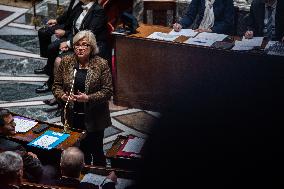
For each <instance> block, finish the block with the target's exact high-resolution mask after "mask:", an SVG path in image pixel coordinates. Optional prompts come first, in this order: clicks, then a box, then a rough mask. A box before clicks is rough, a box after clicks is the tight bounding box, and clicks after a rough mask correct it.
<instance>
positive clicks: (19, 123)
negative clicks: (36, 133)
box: [14, 116, 38, 133]
mask: <svg viewBox="0 0 284 189" xmlns="http://www.w3.org/2000/svg"><path fill="white" fill-rule="evenodd" d="M14 122H15V123H16V127H15V132H16V133H17V132H19V133H24V132H27V131H28V130H30V129H31V128H33V127H34V126H35V125H36V124H37V123H38V122H36V121H34V120H31V119H27V118H24V117H20V116H15V117H14Z"/></svg>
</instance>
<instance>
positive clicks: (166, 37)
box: [147, 32, 179, 41]
mask: <svg viewBox="0 0 284 189" xmlns="http://www.w3.org/2000/svg"><path fill="white" fill-rule="evenodd" d="M178 37H179V36H178V35H170V34H168V33H163V32H154V33H152V34H151V35H149V36H148V37H147V38H150V39H158V40H164V41H174V40H175V39H176V38H178Z"/></svg>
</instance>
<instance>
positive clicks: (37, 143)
mask: <svg viewBox="0 0 284 189" xmlns="http://www.w3.org/2000/svg"><path fill="white" fill-rule="evenodd" d="M69 136H70V134H66V133H59V132H54V131H50V130H48V131H46V132H45V133H44V134H42V135H41V136H39V137H37V138H36V139H34V140H33V141H31V142H30V143H29V144H28V145H30V146H34V147H39V148H43V149H47V150H50V149H52V148H55V147H56V146H57V145H58V144H60V143H61V142H63V141H64V140H66V139H67V138H68V137H69Z"/></svg>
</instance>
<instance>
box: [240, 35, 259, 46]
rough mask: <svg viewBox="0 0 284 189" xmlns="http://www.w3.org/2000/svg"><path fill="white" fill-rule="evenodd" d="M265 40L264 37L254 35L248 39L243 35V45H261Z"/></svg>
mask: <svg viewBox="0 0 284 189" xmlns="http://www.w3.org/2000/svg"><path fill="white" fill-rule="evenodd" d="M262 41H263V37H253V38H252V39H246V38H245V37H243V39H242V41H241V42H242V46H251V47H260V46H261V44H262Z"/></svg>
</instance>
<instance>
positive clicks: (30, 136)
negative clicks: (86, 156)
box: [8, 114, 86, 150]
mask: <svg viewBox="0 0 284 189" xmlns="http://www.w3.org/2000/svg"><path fill="white" fill-rule="evenodd" d="M13 115H16V114H13ZM18 116H21V117H24V116H22V115H18ZM29 119H33V118H29ZM33 120H35V121H37V122H38V124H37V125H36V126H35V127H34V128H37V127H39V126H40V124H47V125H48V126H49V128H48V129H47V130H51V131H56V132H61V133H63V126H59V125H55V124H50V123H47V122H43V121H40V120H36V119H33ZM32 129H33V128H32ZM32 129H30V130H29V131H27V132H25V133H16V134H15V135H13V136H9V137H8V138H10V139H11V140H14V141H17V142H19V143H21V144H27V143H29V142H31V141H32V140H34V139H35V138H37V137H39V136H40V135H42V134H43V133H44V132H45V131H47V130H45V131H44V132H41V133H39V134H35V133H33V131H32ZM70 130H71V132H70V133H69V134H70V136H69V137H68V138H67V139H66V140H65V141H63V142H62V143H60V144H59V145H58V146H57V147H56V149H57V150H64V149H66V148H68V147H70V146H74V145H76V144H77V143H78V142H79V141H80V140H81V139H82V138H83V137H85V135H86V131H85V130H80V129H74V128H71V129H70Z"/></svg>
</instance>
